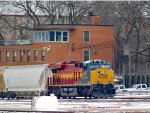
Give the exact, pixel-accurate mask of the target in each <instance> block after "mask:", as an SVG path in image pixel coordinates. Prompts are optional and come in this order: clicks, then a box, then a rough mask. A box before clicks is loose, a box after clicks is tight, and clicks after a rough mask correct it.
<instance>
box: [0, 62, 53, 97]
mask: <svg viewBox="0 0 150 113" xmlns="http://www.w3.org/2000/svg"><path fill="white" fill-rule="evenodd" d="M52 75H53V73H52V72H51V69H49V68H48V64H45V65H28V66H7V67H2V68H1V69H0V98H8V99H10V98H12V99H13V98H30V97H32V96H33V95H34V96H38V95H44V93H45V92H47V78H48V77H50V76H52Z"/></svg>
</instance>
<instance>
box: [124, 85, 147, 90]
mask: <svg viewBox="0 0 150 113" xmlns="http://www.w3.org/2000/svg"><path fill="white" fill-rule="evenodd" d="M146 89H147V85H146V84H134V85H132V87H131V88H126V89H125V91H142V90H146Z"/></svg>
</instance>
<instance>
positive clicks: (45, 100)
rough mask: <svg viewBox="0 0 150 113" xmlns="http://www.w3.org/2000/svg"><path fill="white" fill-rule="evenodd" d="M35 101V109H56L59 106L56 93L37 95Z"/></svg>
mask: <svg viewBox="0 0 150 113" xmlns="http://www.w3.org/2000/svg"><path fill="white" fill-rule="evenodd" d="M33 101H34V105H33V106H34V110H35V111H56V110H57V108H58V99H57V97H56V96H55V95H54V94H51V95H50V96H40V97H35V98H34V100H33Z"/></svg>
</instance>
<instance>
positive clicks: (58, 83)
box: [47, 60, 115, 98]
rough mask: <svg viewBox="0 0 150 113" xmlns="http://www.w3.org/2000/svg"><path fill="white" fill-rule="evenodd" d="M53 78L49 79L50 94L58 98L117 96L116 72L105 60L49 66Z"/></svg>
mask: <svg viewBox="0 0 150 113" xmlns="http://www.w3.org/2000/svg"><path fill="white" fill-rule="evenodd" d="M49 68H51V69H52V72H53V74H54V75H53V76H52V77H49V78H48V83H47V84H48V94H51V93H54V94H55V95H56V96H57V97H58V98H60V97H63V98H66V97H69V98H75V97H85V98H87V97H89V98H91V97H94V98H103V97H105V98H107V97H113V96H114V95H115V89H114V72H113V70H112V69H111V68H110V64H109V63H108V62H107V61H103V60H92V61H86V62H79V61H74V62H64V63H56V64H51V65H49Z"/></svg>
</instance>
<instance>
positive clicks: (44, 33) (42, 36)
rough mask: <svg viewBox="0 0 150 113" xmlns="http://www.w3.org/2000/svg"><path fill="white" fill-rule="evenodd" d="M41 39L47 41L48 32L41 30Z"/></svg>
mask: <svg viewBox="0 0 150 113" xmlns="http://www.w3.org/2000/svg"><path fill="white" fill-rule="evenodd" d="M41 39H42V40H41V41H42V42H45V41H46V32H41Z"/></svg>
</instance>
